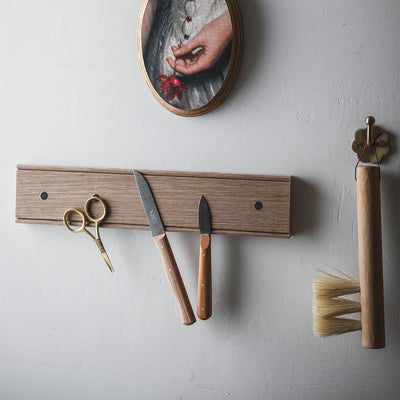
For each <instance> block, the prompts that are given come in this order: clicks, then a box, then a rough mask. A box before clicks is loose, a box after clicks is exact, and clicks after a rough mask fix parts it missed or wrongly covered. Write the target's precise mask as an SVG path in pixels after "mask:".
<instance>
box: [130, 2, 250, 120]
mask: <svg viewBox="0 0 400 400" xmlns="http://www.w3.org/2000/svg"><path fill="white" fill-rule="evenodd" d="M151 1H156V0H144V1H143V4H142V7H141V10H140V14H139V21H138V27H137V51H138V58H139V64H140V68H141V71H142V74H143V77H144V79H145V81H146V84H147V86H148V87H149V89H150V91H151V93H152V94H153V96H154V97H155V98H156V100H157V101H158V102H159V103H160V104H161V105H163V106H164V107H165V108H166V109H168V110H169V111H171V112H172V113H174V114H177V115H180V116H184V117H194V116H199V115H203V114H206V113H208V112H210V111H212V110H214V109H215V108H216V107H218V106H219V105H220V104H221V103H222V102H223V101H224V100H225V98H226V97H227V96H228V94H229V92H230V91H231V89H232V87H233V85H234V83H235V80H236V78H237V75H238V72H239V68H240V62H241V57H242V48H243V27H242V19H241V16H240V11H239V7H238V5H237V3H236V0H225V2H226V5H227V8H228V11H229V15H230V19H231V22H232V45H231V46H232V47H231V53H230V58H229V65H228V69H227V72H226V75H225V79H224V80H223V82H222V85H221V86H220V88H219V90H218V91H217V93H216V94H215V95H214V97H212V98H211V99H210V100H209V101H208V102H206V103H205V104H204V105H201V106H199V107H196V108H189V109H182V108H178V107H176V106H174V105H172V104H170V103H169V102H168V101H167V100H166V99H165V98H163V97H162V95H161V93H159V91H157V90H156V89H155V87H154V85H153V83H152V82H151V79H150V77H149V74H148V71H147V69H146V66H145V60H144V56H143V53H144V45H143V40H142V29H143V26H144V25H145V26H147V25H146V23H144V17H145V12H146V9H147V7H148V5H149V3H150V2H151ZM196 1H199V0H196ZM175 62H176V60H175ZM159 76H161V75H159ZM164 76H165V75H164ZM174 76H175V74H174ZM153 81H154V79H153ZM178 82H179V81H178ZM189 89H190V88H189ZM185 95H186V94H184V96H185Z"/></svg>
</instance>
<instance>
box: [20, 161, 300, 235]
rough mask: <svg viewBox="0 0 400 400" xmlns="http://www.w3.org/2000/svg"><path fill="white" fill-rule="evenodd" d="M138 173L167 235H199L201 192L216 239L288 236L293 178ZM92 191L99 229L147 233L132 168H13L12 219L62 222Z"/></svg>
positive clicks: (194, 173) (196, 173)
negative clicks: (99, 202) (100, 215)
mask: <svg viewBox="0 0 400 400" xmlns="http://www.w3.org/2000/svg"><path fill="white" fill-rule="evenodd" d="M139 171H140V172H141V173H142V174H143V175H144V177H145V178H146V180H147V181H148V182H149V184H150V186H151V190H152V192H153V194H154V196H155V198H156V200H157V204H158V206H159V210H160V214H161V217H162V219H163V221H164V225H165V228H166V230H167V231H175V232H198V229H199V228H198V213H197V212H198V202H199V198H200V196H202V195H204V196H205V197H206V198H207V201H208V203H209V205H210V210H211V214H212V233H214V234H226V235H242V236H264V237H281V238H288V237H290V203H291V201H290V200H291V183H292V177H291V176H272V175H241V174H220V173H201V172H173V171H148V170H139ZM95 193H96V194H98V195H99V196H101V198H102V199H104V200H105V201H106V203H107V204H108V208H109V214H108V216H107V218H106V220H105V221H104V223H103V224H102V227H105V228H127V229H149V227H148V223H147V219H146V216H145V213H144V210H143V206H142V204H141V201H140V196H139V193H138V190H137V187H136V183H135V178H134V176H133V169H105V168H79V167H60V166H39V165H18V167H17V189H16V222H19V223H30V224H49V225H62V224H63V214H64V211H65V210H66V209H67V208H69V207H79V206H80V205H81V204H82V203H84V202H85V201H86V199H87V198H88V197H90V196H92V195H93V194H95Z"/></svg>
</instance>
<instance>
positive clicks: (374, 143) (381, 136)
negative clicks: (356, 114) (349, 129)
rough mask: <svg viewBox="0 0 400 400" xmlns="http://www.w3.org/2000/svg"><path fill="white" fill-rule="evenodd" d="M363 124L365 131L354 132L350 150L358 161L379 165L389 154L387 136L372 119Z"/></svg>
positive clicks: (368, 118)
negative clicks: (365, 125)
mask: <svg viewBox="0 0 400 400" xmlns="http://www.w3.org/2000/svg"><path fill="white" fill-rule="evenodd" d="M365 123H366V124H367V128H366V129H365V128H364V129H357V130H356V133H355V135H354V137H355V139H354V141H353V144H352V145H351V148H352V149H353V151H354V152H355V153H357V157H358V160H359V161H362V162H365V163H368V162H370V163H374V164H379V163H380V162H381V161H382V158H383V157H384V156H386V155H387V154H389V153H390V147H389V134H388V133H387V132H385V131H384V130H382V129H381V128H379V127H377V126H376V125H374V124H375V118H374V117H371V116H369V117H367V118H366V119H365Z"/></svg>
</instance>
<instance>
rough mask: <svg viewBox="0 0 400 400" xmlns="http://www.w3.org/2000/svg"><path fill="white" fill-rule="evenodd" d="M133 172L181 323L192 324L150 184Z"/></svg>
mask: <svg viewBox="0 0 400 400" xmlns="http://www.w3.org/2000/svg"><path fill="white" fill-rule="evenodd" d="M133 173H134V175H135V179H136V184H137V187H138V189H139V194H140V198H141V200H142V203H143V207H144V211H145V213H146V217H147V220H148V222H149V226H150V229H151V233H152V234H153V239H154V242H155V243H156V245H157V248H158V251H159V252H160V254H161V258H162V261H163V264H164V267H165V272H166V274H167V277H168V281H169V284H170V285H171V289H172V292H173V294H174V296H175V299H176V301H177V303H178V306H179V310H180V312H181V317H182V323H183V324H185V325H192V324H193V323H195V322H196V317H195V316H194V313H193V310H192V306H191V305H190V301H189V297H188V295H187V292H186V289H185V285H184V284H183V281H182V277H181V274H180V272H179V269H178V266H177V264H176V261H175V258H174V254H173V253H172V249H171V246H170V244H169V241H168V238H167V234H166V233H165V229H164V225H163V223H162V220H161V216H160V213H159V212H158V208H157V205H156V202H155V200H154V197H153V193H152V192H151V189H150V186H149V184H148V183H147V181H146V179H145V177H144V176H143V175H142V174H141V173H140V172H138V171H133Z"/></svg>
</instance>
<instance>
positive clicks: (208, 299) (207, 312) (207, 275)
mask: <svg viewBox="0 0 400 400" xmlns="http://www.w3.org/2000/svg"><path fill="white" fill-rule="evenodd" d="M199 229H200V256H199V278H198V285H197V316H198V317H199V318H200V319H208V318H210V317H211V314H212V285H211V214H210V208H209V206H208V203H207V200H206V198H205V197H204V196H201V197H200V201H199Z"/></svg>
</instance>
